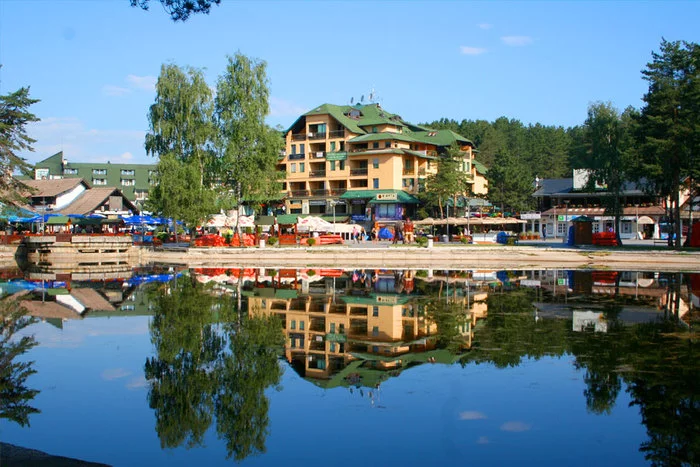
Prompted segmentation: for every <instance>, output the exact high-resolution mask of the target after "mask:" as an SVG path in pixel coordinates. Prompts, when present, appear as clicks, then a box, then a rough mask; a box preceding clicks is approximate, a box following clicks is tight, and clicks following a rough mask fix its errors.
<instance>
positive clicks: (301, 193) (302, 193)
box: [289, 190, 309, 198]
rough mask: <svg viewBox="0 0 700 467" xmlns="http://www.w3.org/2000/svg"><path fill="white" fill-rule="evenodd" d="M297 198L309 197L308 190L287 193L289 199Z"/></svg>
mask: <svg viewBox="0 0 700 467" xmlns="http://www.w3.org/2000/svg"><path fill="white" fill-rule="evenodd" d="M299 196H309V190H292V191H290V192H289V197H290V198H298V197H299Z"/></svg>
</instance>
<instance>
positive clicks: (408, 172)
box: [403, 167, 416, 175]
mask: <svg viewBox="0 0 700 467" xmlns="http://www.w3.org/2000/svg"><path fill="white" fill-rule="evenodd" d="M415 173H416V169H414V168H413V167H408V168H405V169H403V175H415Z"/></svg>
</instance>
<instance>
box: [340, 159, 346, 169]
mask: <svg viewBox="0 0 700 467" xmlns="http://www.w3.org/2000/svg"><path fill="white" fill-rule="evenodd" d="M339 162H340V170H345V161H339Z"/></svg>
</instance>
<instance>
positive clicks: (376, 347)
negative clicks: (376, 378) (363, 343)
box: [372, 345, 379, 353]
mask: <svg viewBox="0 0 700 467" xmlns="http://www.w3.org/2000/svg"><path fill="white" fill-rule="evenodd" d="M372 353H379V346H378V345H373V346H372Z"/></svg>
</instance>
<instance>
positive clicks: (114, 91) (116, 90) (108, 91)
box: [102, 84, 131, 97]
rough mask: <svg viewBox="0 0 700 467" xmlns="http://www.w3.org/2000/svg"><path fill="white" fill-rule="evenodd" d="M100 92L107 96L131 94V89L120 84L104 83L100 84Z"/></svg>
mask: <svg viewBox="0 0 700 467" xmlns="http://www.w3.org/2000/svg"><path fill="white" fill-rule="evenodd" d="M102 93H103V94H105V95H107V96H117V97H118V96H125V95H126V94H131V89H128V88H123V87H120V86H113V85H111V84H106V85H104V86H102Z"/></svg>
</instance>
